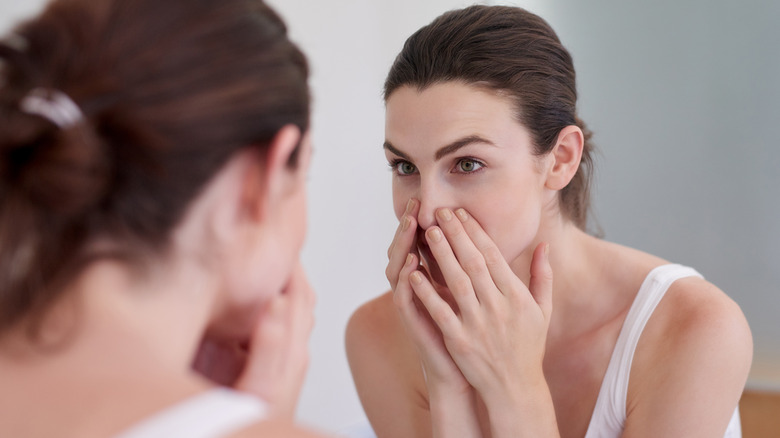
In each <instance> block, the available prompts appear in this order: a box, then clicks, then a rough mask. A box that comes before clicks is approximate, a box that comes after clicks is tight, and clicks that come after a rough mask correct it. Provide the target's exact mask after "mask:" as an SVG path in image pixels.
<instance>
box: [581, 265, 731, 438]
mask: <svg viewBox="0 0 780 438" xmlns="http://www.w3.org/2000/svg"><path fill="white" fill-rule="evenodd" d="M685 277H699V278H704V277H702V275H701V274H699V273H698V272H696V271H695V270H694V269H692V268H689V267H686V266H681V265H663V266H659V267H657V268H655V269H653V270H652V271H650V274H648V275H647V278H645V281H644V282H643V283H642V287H640V288H639V292H638V293H637V295H636V298H634V303H633V304H631V309H629V311H628V315H627V316H626V320H625V322H623V327H622V328H621V329H620V335H618V340H617V343H616V344H615V349H614V350H613V351H612V358H611V359H610V361H609V365H608V366H607V372H606V374H605V375H604V380H603V381H602V382H601V389H600V390H599V396H598V399H597V400H596V407H595V408H594V410H593V415H592V416H591V418H590V424H589V425H588V432H587V433H586V434H585V438H617V437H619V436H620V435H621V434H622V433H623V428H624V426H625V423H626V396H627V394H628V377H629V373H630V372H631V361H632V360H633V358H634V351H635V350H636V345H637V343H638V342H639V337H640V336H641V335H642V330H644V328H645V324H647V320H648V319H650V315H652V314H653V311H654V310H655V308H656V306H657V305H658V303H659V302H660V301H661V298H663V296H664V294H665V293H666V291H667V290H668V289H669V286H671V285H672V283H674V282H675V281H676V280H679V279H681V278H685ZM741 436H742V428H741V425H740V422H739V408H737V409H735V410H734V414H733V415H732V416H731V421H730V422H729V426H728V428H727V429H726V434H725V435H724V438H740V437H741Z"/></svg>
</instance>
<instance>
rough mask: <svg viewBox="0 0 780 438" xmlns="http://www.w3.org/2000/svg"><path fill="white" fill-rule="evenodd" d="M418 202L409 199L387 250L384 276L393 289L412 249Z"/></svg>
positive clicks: (415, 230)
mask: <svg viewBox="0 0 780 438" xmlns="http://www.w3.org/2000/svg"><path fill="white" fill-rule="evenodd" d="M419 208H420V203H419V202H418V201H417V200H416V199H410V200H409V203H408V204H407V207H406V212H405V213H404V216H403V217H402V218H401V223H400V224H399V226H398V230H397V232H396V235H395V237H394V239H393V243H392V244H391V245H390V248H389V250H388V259H389V260H388V263H387V268H386V269H385V276H386V277H387V280H388V281H389V282H390V287H391V288H392V289H395V287H396V284H397V283H398V274H399V273H400V272H401V268H402V267H403V265H404V262H405V261H406V256H407V254H409V252H411V251H412V248H413V246H414V243H415V236H416V233H417V219H416V218H417V213H418V211H419Z"/></svg>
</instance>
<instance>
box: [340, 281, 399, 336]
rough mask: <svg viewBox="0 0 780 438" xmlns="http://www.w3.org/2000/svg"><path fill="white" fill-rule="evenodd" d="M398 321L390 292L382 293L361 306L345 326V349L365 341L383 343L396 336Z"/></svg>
mask: <svg viewBox="0 0 780 438" xmlns="http://www.w3.org/2000/svg"><path fill="white" fill-rule="evenodd" d="M399 329H402V327H400V321H399V319H398V316H397V315H396V311H395V306H394V305H393V295H392V292H387V293H384V294H382V295H380V296H378V297H376V298H374V299H372V300H371V301H368V302H366V303H364V304H363V305H361V306H360V307H358V308H357V310H355V312H354V313H353V314H352V317H351V318H350V319H349V323H348V324H347V348H348V349H349V348H350V346H351V345H353V346H354V344H356V343H357V344H362V343H364V342H366V341H370V342H372V343H373V342H376V341H379V342H383V341H387V340H389V339H388V338H390V337H394V336H396V335H397V332H398V331H399Z"/></svg>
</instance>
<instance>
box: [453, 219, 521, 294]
mask: <svg viewBox="0 0 780 438" xmlns="http://www.w3.org/2000/svg"><path fill="white" fill-rule="evenodd" d="M455 216H457V217H458V219H459V220H460V222H461V224H462V225H463V229H464V230H466V233H467V234H468V236H469V237H470V238H471V241H472V242H474V245H475V246H476V248H477V250H478V251H479V252H480V254H482V258H483V259H484V261H485V266H486V267H487V269H488V272H490V277H491V278H492V281H493V282H494V283H495V285H496V286H497V287H498V289H499V290H500V291H501V292H502V293H503V294H504V295H506V294H508V293H511V292H513V291H516V290H517V288H519V287H520V285H521V284H522V281H520V279H519V278H517V275H516V274H515V273H514V272H513V271H512V268H511V267H509V264H508V263H507V262H506V260H505V259H504V256H503V254H501V250H500V249H498V246H497V245H496V244H495V242H493V239H491V238H490V236H488V234H487V233H486V232H485V230H483V229H482V226H480V225H479V223H478V222H477V221H476V220H475V219H474V218H473V217H472V216H471V215H470V214H469V213H468V212H467V211H466V210H464V209H462V208H459V209H457V210H456V211H455Z"/></svg>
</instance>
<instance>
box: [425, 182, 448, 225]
mask: <svg viewBox="0 0 780 438" xmlns="http://www.w3.org/2000/svg"><path fill="white" fill-rule="evenodd" d="M450 198H451V196H450V193H449V191H448V190H446V188H445V187H441V186H440V185H439V184H437V183H436V182H434V181H425V182H423V183H422V184H421V185H420V191H419V193H418V198H417V199H419V201H420V212H419V213H418V214H417V224H418V225H419V226H420V228H422V229H423V230H427V229H428V228H429V227H431V226H433V225H436V224H437V220H436V210H438V209H439V208H442V207H452V205H453V203H452V201H454V199H450Z"/></svg>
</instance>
